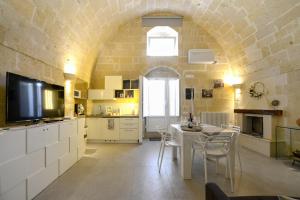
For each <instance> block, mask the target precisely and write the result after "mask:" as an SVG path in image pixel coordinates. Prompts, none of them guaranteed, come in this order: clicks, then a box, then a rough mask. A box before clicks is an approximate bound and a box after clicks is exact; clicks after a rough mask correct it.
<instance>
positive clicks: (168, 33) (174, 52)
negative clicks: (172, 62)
mask: <svg viewBox="0 0 300 200" xmlns="http://www.w3.org/2000/svg"><path fill="white" fill-rule="evenodd" d="M147 56H178V32H176V31H175V30H174V29H172V28H170V27H168V26H156V27H154V28H152V29H151V30H150V31H148V33H147Z"/></svg>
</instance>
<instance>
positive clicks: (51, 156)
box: [46, 142, 67, 166]
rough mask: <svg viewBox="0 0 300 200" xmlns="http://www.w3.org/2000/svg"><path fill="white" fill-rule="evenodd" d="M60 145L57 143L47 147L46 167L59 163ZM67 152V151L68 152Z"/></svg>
mask: <svg viewBox="0 0 300 200" xmlns="http://www.w3.org/2000/svg"><path fill="white" fill-rule="evenodd" d="M60 145H61V144H60V143H58V142H57V143H55V144H51V145H48V146H46V166H49V165H51V164H52V163H53V162H55V161H57V160H58V158H59V157H60V156H61V155H60ZM66 152H67V150H66Z"/></svg>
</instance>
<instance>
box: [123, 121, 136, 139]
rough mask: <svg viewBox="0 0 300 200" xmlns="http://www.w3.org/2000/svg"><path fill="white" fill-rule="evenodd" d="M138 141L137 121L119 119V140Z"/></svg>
mask: <svg viewBox="0 0 300 200" xmlns="http://www.w3.org/2000/svg"><path fill="white" fill-rule="evenodd" d="M138 139H139V119H138V118H121V119H120V140H138Z"/></svg>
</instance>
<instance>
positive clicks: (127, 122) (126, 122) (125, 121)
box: [120, 118, 139, 129]
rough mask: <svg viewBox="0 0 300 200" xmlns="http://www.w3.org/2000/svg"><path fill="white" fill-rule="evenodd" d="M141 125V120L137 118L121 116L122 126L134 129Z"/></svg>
mask: <svg viewBox="0 0 300 200" xmlns="http://www.w3.org/2000/svg"><path fill="white" fill-rule="evenodd" d="M138 127H139V120H138V119H137V118H121V119H120V128H125V129H133V128H138Z"/></svg>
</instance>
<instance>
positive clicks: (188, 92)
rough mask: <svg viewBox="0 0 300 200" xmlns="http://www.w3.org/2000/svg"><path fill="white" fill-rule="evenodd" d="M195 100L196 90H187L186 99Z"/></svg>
mask: <svg viewBox="0 0 300 200" xmlns="http://www.w3.org/2000/svg"><path fill="white" fill-rule="evenodd" d="M192 97H193V99H194V98H195V94H194V88H185V99H187V100H191V99H192Z"/></svg>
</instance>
